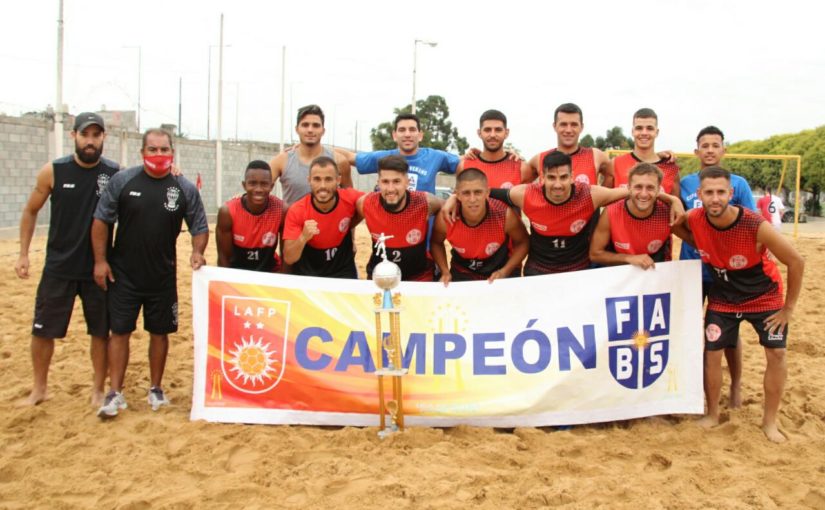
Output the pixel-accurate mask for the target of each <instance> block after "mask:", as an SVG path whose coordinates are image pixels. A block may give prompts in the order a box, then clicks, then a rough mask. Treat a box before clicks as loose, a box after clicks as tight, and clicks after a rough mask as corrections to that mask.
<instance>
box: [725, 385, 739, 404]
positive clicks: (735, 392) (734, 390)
mask: <svg viewBox="0 0 825 510" xmlns="http://www.w3.org/2000/svg"><path fill="white" fill-rule="evenodd" d="M728 407H729V408H731V409H736V408H738V407H742V388H741V387H740V386H739V385H737V386H736V387H734V386H733V384H731V385H730V397H729V401H728Z"/></svg>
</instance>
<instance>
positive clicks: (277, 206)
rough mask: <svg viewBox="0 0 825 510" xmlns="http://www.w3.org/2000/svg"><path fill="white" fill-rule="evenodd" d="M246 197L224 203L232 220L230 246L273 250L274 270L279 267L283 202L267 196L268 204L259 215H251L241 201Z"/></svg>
mask: <svg viewBox="0 0 825 510" xmlns="http://www.w3.org/2000/svg"><path fill="white" fill-rule="evenodd" d="M245 196H246V195H245V194H244V195H243V196H240V197H236V198H233V199H231V200H229V201H228V202H226V208H227V210H228V211H229V216H230V217H231V218H232V244H233V245H235V246H236V247H238V248H242V249H245V250H254V249H259V248H266V249H273V258H274V259H275V269H274V271H278V270H279V269H280V267H281V259H280V257H279V256H278V253H277V250H276V249H274V248H276V247H277V245H278V233H279V231H280V229H281V222H282V220H283V217H284V214H285V207H284V203H283V201H282V200H281V199H280V198H278V197H275V196H273V195H269V203H268V204H267V206H266V209H264V210H263V212H261V213H260V214H253V213H251V212H249V210H248V209H247V208H246V207H245V206H244V205H243V201H242V199H243V198H244V197H245Z"/></svg>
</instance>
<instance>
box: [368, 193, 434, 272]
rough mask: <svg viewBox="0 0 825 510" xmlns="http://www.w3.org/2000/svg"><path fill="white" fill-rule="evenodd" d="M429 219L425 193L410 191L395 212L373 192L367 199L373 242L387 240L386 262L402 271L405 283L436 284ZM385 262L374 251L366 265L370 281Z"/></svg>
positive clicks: (378, 194) (373, 249)
mask: <svg viewBox="0 0 825 510" xmlns="http://www.w3.org/2000/svg"><path fill="white" fill-rule="evenodd" d="M429 218H430V214H429V205H428V204H427V194H426V193H424V192H423V191H407V203H406V204H405V205H404V207H403V208H402V209H401V210H399V211H395V212H391V211H388V210H387V209H386V208H385V207H384V203H383V200H382V199H381V194H380V193H379V192H377V191H376V192H372V193H370V194H368V195H367V197H366V198H365V199H364V220H365V221H366V223H367V228H368V229H369V231H370V235H371V236H372V239H373V242H374V241H376V240H377V239H378V236H379V235H381V234H382V233H383V234H384V235H385V236H392V237H391V238H390V239H387V240H386V242H385V244H386V248H387V260H389V261H390V262H395V263H396V264H398V267H400V268H401V275H402V280H405V281H422V282H431V281H433V268H434V265H433V261H432V259H431V258H430V256H429V254H428V253H427V228H428V221H429ZM382 260H383V259H382V258H381V257H379V256H378V255H377V254H376V253H375V245H373V248H372V256H370V261H369V263H368V264H367V278H372V269H373V268H374V267H375V266H376V265H377V264H378V263H379V262H381V261H382Z"/></svg>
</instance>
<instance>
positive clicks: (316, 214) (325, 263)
mask: <svg viewBox="0 0 825 510" xmlns="http://www.w3.org/2000/svg"><path fill="white" fill-rule="evenodd" d="M363 194H364V192H363V191H358V190H357V189H354V188H342V189H339V190H338V192H337V193H336V197H335V205H334V206H333V207H332V209H330V210H329V211H327V212H323V211H320V210H319V209H318V208H317V207H315V204H314V203H313V202H312V195H311V194H310V195H305V196H304V197H303V198H301V199H299V200H298V201H297V202H295V203H294V204H292V205H291V206H290V207H289V210H288V211H287V213H286V222H285V223H284V239H285V240H295V239H298V238H299V237H301V232H302V231H303V230H304V222H305V221H307V220H315V221H316V222H317V223H318V230H319V231H320V232H319V233H318V234H316V235H315V236H313V237H312V239H310V240H309V241H308V242H307V243H306V244H305V245H304V250H303V251H302V252H301V258H300V259H298V262H296V263H295V264H293V265H292V272H293V274H299V275H305V276H325V277H332V278H358V272H357V271H356V269H355V252H354V250H353V246H352V234H351V231H352V228H353V225H352V219H353V217H354V216H355V214H356V211H355V202H357V201H358V199H359V198H361V195H363Z"/></svg>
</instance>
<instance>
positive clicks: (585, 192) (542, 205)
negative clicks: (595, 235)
mask: <svg viewBox="0 0 825 510" xmlns="http://www.w3.org/2000/svg"><path fill="white" fill-rule="evenodd" d="M595 212H596V210H595V208H594V207H593V199H592V198H591V196H590V186H589V185H587V184H584V183H581V182H576V183H573V188H572V190H571V193H570V197H569V198H568V199H567V200H565V201H564V202H562V203H561V204H554V203H552V202H550V201H549V200H547V197H545V195H544V186H543V185H542V184H541V183H533V184H530V185H529V186H528V187H527V190H526V192H525V195H524V214H526V215H527V218H528V219H529V220H530V252H529V255H528V256H527V263H526V264H525V266H524V275H525V276H533V275H537V274H548V273H565V272H568V271H578V270H581V269H587V268H588V267H589V266H590V253H589V251H590V233H591V229H589V228H588V227H587V225H588V223H589V222H590V221H591V220H592V219H593V217H594V215H595Z"/></svg>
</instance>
